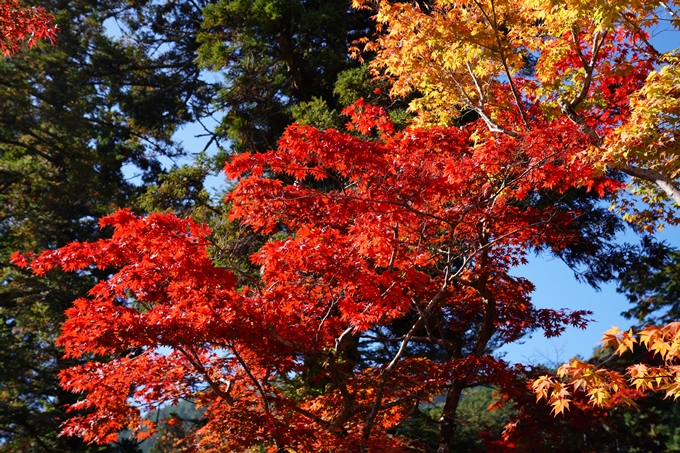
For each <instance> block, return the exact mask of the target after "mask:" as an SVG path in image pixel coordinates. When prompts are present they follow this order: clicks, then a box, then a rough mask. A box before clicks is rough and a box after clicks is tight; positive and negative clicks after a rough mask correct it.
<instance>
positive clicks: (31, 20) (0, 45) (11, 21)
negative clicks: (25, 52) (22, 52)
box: [0, 0, 56, 57]
mask: <svg viewBox="0 0 680 453" xmlns="http://www.w3.org/2000/svg"><path fill="white" fill-rule="evenodd" d="M53 23H54V18H53V17H52V15H50V14H48V13H47V12H45V10H44V9H42V8H41V7H39V6H33V7H24V6H23V5H22V4H21V2H20V1H19V0H7V1H3V2H2V3H0V52H2V55H3V56H5V57H7V56H9V55H11V54H13V53H16V52H17V51H18V50H19V46H20V45H21V43H23V42H24V41H26V43H27V44H28V46H29V47H33V46H35V45H36V43H37V42H38V41H40V40H42V39H46V40H49V41H51V42H54V39H55V35H56V28H55V26H54V25H53Z"/></svg>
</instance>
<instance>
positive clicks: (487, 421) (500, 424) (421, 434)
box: [394, 387, 514, 453]
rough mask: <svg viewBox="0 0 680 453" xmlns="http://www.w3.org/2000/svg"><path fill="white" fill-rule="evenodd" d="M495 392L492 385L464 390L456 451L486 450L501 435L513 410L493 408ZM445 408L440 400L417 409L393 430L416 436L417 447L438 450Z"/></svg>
mask: <svg viewBox="0 0 680 453" xmlns="http://www.w3.org/2000/svg"><path fill="white" fill-rule="evenodd" d="M494 394H495V390H494V389H492V388H489V387H474V388H470V389H467V390H465V391H464V392H463V396H462V397H461V400H460V403H459V405H458V410H457V412H456V424H457V428H456V438H455V441H454V445H453V451H456V452H459V453H468V452H481V451H486V450H487V447H488V443H489V442H492V441H494V440H498V439H500V438H501V434H502V433H503V428H504V427H505V424H506V423H507V422H508V421H509V420H510V418H511V416H512V414H513V412H514V411H513V409H512V407H511V406H510V405H505V406H503V407H500V408H496V407H493V408H492V405H493V404H494V403H495V402H496V401H497V398H496V397H495V396H494ZM442 408H443V403H438V404H432V405H428V406H423V407H420V408H418V409H416V410H415V411H414V414H413V415H412V416H411V417H410V418H409V419H408V420H406V421H405V422H404V423H402V424H400V425H399V426H397V427H396V428H395V429H394V432H395V434H399V435H402V436H405V437H408V438H411V439H413V441H414V446H417V445H419V444H420V446H423V447H425V448H426V449H427V451H428V452H436V451H437V447H438V446H439V417H440V416H441V413H442Z"/></svg>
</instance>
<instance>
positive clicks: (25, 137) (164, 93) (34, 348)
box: [0, 0, 210, 452]
mask: <svg viewBox="0 0 680 453" xmlns="http://www.w3.org/2000/svg"><path fill="white" fill-rule="evenodd" d="M43 6H44V7H45V9H46V10H48V11H50V12H51V13H53V14H54V16H55V19H56V22H57V25H58V26H59V33H58V36H57V43H56V45H55V46H54V47H52V46H50V45H49V44H45V43H42V44H41V45H39V46H38V47H37V48H35V49H33V50H31V51H26V52H25V53H23V54H18V55H16V56H13V57H12V58H9V59H4V60H3V61H1V62H0V451H2V452H34V451H35V452H38V451H41V452H62V451H81V450H90V451H99V450H102V449H103V447H101V448H99V447H86V446H84V445H82V443H81V442H80V440H78V439H75V438H58V437H57V433H58V432H59V425H60V423H61V422H62V421H63V420H64V419H65V417H66V415H65V413H64V406H63V405H64V404H65V403H71V402H74V401H75V399H76V398H77V397H76V396H75V395H71V394H66V393H64V392H62V391H61V390H59V389H58V387H57V374H58V372H59V370H60V369H63V368H64V367H67V366H72V365H73V363H69V361H67V360H64V359H63V358H62V357H61V351H60V349H59V348H57V347H56V346H55V344H54V342H55V339H56V337H57V336H58V334H59V328H60V325H61V322H62V321H63V318H64V316H63V312H64V310H65V309H66V308H68V307H69V306H70V304H71V303H72V301H73V300H74V299H76V298H77V297H79V296H82V295H84V294H85V293H86V292H87V290H88V289H89V288H90V287H91V286H92V283H93V281H94V280H95V279H96V278H100V277H101V276H102V274H101V273H97V272H92V273H88V272H82V273H80V274H78V275H65V274H62V273H59V272H53V273H50V274H49V275H48V276H46V277H45V278H36V277H34V276H31V275H29V274H28V273H26V272H22V271H19V270H18V269H17V268H15V267H13V266H11V265H9V256H10V254H11V253H12V252H14V251H21V252H27V251H35V252H38V251H41V250H43V249H49V248H55V247H59V246H63V245H65V244H67V243H69V242H71V241H75V240H79V241H88V240H95V239H97V238H98V237H100V236H101V235H102V234H106V233H107V232H105V231H104V232H102V231H100V230H99V228H98V226H97V219H98V218H99V217H101V216H103V215H106V214H108V213H110V212H112V211H114V210H115V209H118V208H120V207H123V206H130V205H134V203H135V201H134V200H135V199H136V197H137V196H138V195H139V194H140V193H142V191H143V188H141V187H138V186H137V185H136V184H133V183H132V182H131V181H129V178H130V173H134V174H136V175H137V176H138V178H137V179H136V182H141V183H149V182H153V181H156V180H157V178H158V176H159V175H161V174H162V166H161V161H160V158H161V157H163V156H166V157H170V158H173V157H175V156H178V155H181V154H183V151H182V150H181V149H180V148H178V147H177V146H176V145H175V144H174V143H173V141H172V139H171V136H172V134H173V132H174V131H175V129H176V127H177V126H178V125H180V124H182V123H184V122H186V121H190V120H192V119H193V118H194V117H196V116H199V115H202V114H203V113H202V112H203V111H204V110H205V109H204V108H203V106H204V105H205V103H206V102H207V100H208V97H209V96H210V86H209V85H208V84H206V83H205V82H202V81H201V79H200V77H199V74H200V73H199V69H198V68H197V67H196V66H195V65H194V63H193V62H194V61H195V58H196V55H195V48H196V46H197V44H196V43H195V40H194V39H193V38H192V37H191V36H195V31H193V30H195V29H196V28H197V27H198V26H199V24H200V18H201V16H200V12H201V8H200V7H198V8H197V7H196V6H191V3H184V2H181V3H174V2H168V3H164V4H155V5H149V4H147V3H144V2H142V3H128V2H122V1H121V2H108V3H106V4H101V3H98V2H88V1H77V2H72V1H69V2H66V1H62V0H56V1H53V2H51V3H45V4H43ZM161 17H162V18H163V21H164V22H163V27H162V28H159V29H155V30H152V29H151V28H149V27H148V24H155V25H158V24H159V23H160V22H159V18H161ZM106 19H110V21H109V23H110V24H111V25H113V24H114V23H115V22H114V19H115V20H116V21H117V23H118V25H119V26H120V28H121V30H120V32H121V33H123V34H124V36H123V37H122V38H123V39H121V37H111V36H110V34H111V32H110V31H107V30H106V29H105V28H104V27H103V25H102V23H103V21H105V20H106ZM159 46H160V47H159Z"/></svg>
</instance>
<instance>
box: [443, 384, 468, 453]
mask: <svg viewBox="0 0 680 453" xmlns="http://www.w3.org/2000/svg"><path fill="white" fill-rule="evenodd" d="M464 388H465V380H464V379H461V380H459V381H455V382H454V383H453V385H452V386H451V388H450V389H449V392H448V393H447V394H446V403H444V411H443V412H442V416H441V418H440V419H439V448H438V449H437V453H451V451H452V450H451V445H453V436H454V435H455V434H456V410H457V409H458V403H459V402H460V396H461V394H462V393H463V389H464Z"/></svg>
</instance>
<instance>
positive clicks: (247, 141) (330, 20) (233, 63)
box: [198, 0, 373, 152]
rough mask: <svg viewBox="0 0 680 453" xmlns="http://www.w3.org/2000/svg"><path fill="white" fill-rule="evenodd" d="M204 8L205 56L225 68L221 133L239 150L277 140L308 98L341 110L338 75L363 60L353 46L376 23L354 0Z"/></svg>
mask: <svg viewBox="0 0 680 453" xmlns="http://www.w3.org/2000/svg"><path fill="white" fill-rule="evenodd" d="M204 14H205V22H204V26H203V32H202V33H201V34H200V35H199V37H198V40H199V42H200V43H201V44H202V45H201V48H200V50H199V54H200V61H201V63H202V64H203V65H205V67H207V68H209V69H211V70H214V71H220V72H222V73H223V75H224V79H225V83H224V87H223V88H222V89H221V90H220V92H219V94H218V97H217V99H216V101H215V102H216V106H217V108H218V109H219V110H223V111H224V112H225V117H224V120H223V122H222V125H221V126H220V128H219V130H218V133H219V134H224V135H225V136H226V137H228V138H229V140H231V143H232V148H233V150H234V151H236V152H241V151H265V150H267V149H271V148H273V147H275V145H276V142H277V140H278V138H279V136H280V135H281V133H282V132H283V129H284V128H285V127H286V126H287V125H288V124H290V123H291V122H292V121H293V112H292V107H293V106H295V105H297V104H299V103H301V102H312V101H313V99H314V98H317V99H318V100H322V101H325V102H326V104H327V106H328V108H329V109H330V110H337V109H338V107H339V104H338V102H337V100H336V98H335V97H334V95H333V88H334V84H335V80H336V78H337V76H338V74H339V73H340V72H341V71H343V70H345V69H347V68H350V67H352V66H357V65H358V63H356V62H353V61H351V60H350V59H349V57H348V48H349V46H350V44H351V43H352V41H354V40H355V39H357V38H360V37H363V36H367V35H370V33H371V32H372V29H373V23H372V21H370V20H369V18H368V16H367V14H365V13H362V12H356V11H353V10H352V9H351V8H350V2H349V0H323V1H321V0H316V1H301V0H221V1H218V2H217V3H216V4H214V5H209V6H207V7H206V8H205V10H204ZM318 100H317V101H315V102H320V101H318Z"/></svg>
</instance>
